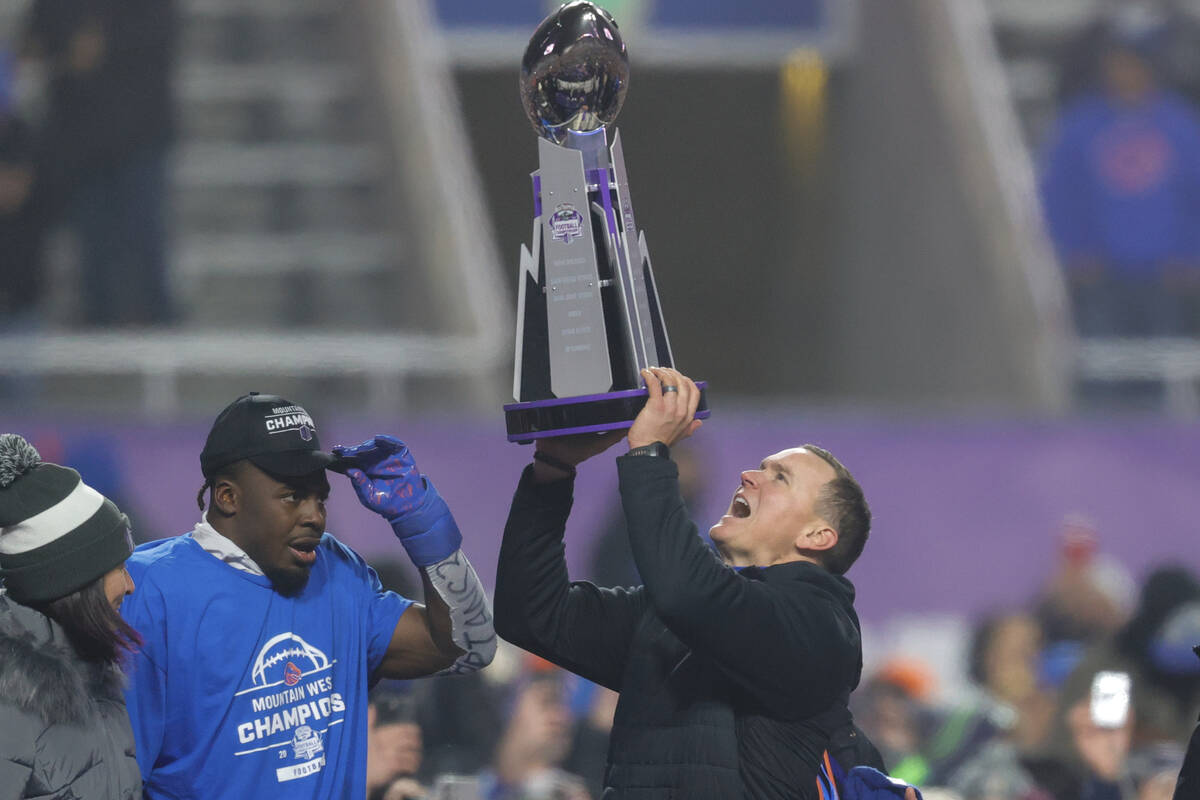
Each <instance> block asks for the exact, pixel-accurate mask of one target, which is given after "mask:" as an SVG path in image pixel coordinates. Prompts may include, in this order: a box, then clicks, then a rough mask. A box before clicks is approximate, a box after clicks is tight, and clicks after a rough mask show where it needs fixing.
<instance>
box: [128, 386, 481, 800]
mask: <svg viewBox="0 0 1200 800" xmlns="http://www.w3.org/2000/svg"><path fill="white" fill-rule="evenodd" d="M200 465H201V471H202V472H203V474H204V479H205V482H204V486H203V487H202V488H201V496H200V497H199V498H198V501H199V504H200V507H201V509H202V510H203V509H204V507H205V503H204V494H205V493H206V492H207V493H208V496H209V503H208V509H207V511H206V512H205V513H204V515H203V518H202V519H201V521H200V523H199V524H198V525H196V527H195V529H194V530H193V531H191V532H190V533H187V534H184V535H182V536H176V537H173V538H169V539H164V540H160V541H156V542H150V543H148V544H145V545H142V546H141V547H139V548H137V550H136V551H135V552H134V554H133V556H132V557H131V558H130V559H129V562H128V566H129V572H130V574H131V575H132V576H133V580H134V581H135V583H136V585H137V589H136V591H134V593H133V595H132V596H131V597H130V598H129V599H128V600H127V601H126V603H125V605H124V606H123V613H124V615H125V618H126V620H127V621H128V622H129V623H130V624H131V625H132V626H133V627H134V628H135V629H136V630H137V631H138V633H139V634H140V635H141V637H142V640H143V646H142V648H141V649H140V650H139V651H138V653H137V654H136V656H135V657H134V658H133V662H132V669H131V675H130V685H129V689H128V691H127V695H126V698H127V703H128V707H129V715H130V719H131V722H132V723H133V730H134V736H135V739H136V741H137V760H138V765H139V766H140V767H141V771H142V775H143V780H144V786H145V795H146V797H147V798H160V797H161V798H167V797H169V798H189V797H195V798H211V797H254V798H259V800H263V799H264V798H270V797H288V798H314V799H315V798H328V797H365V796H366V754H367V735H368V734H367V708H368V702H367V690H368V688H369V687H370V686H371V685H372V684H373V682H374V681H376V680H378V679H380V678H416V677H420V676H423V675H433V674H457V673H464V672H471V671H474V670H478V669H480V668H482V667H484V666H485V665H487V664H488V663H489V662H490V661H491V658H492V655H493V654H494V652H495V647H496V639H495V633H494V631H493V628H492V616H491V610H490V608H489V605H488V601H487V597H486V595H485V593H484V591H483V588H482V586H481V585H480V583H479V580H478V578H477V577H476V575H475V571H474V569H472V567H471V565H470V562H468V561H467V558H466V556H465V555H463V553H462V550H461V549H460V544H461V541H462V537H461V535H460V533H459V530H458V527H457V525H455V522H454V518H453V517H452V516H451V514H450V510H449V508H448V507H447V506H446V503H445V501H443V500H442V499H441V497H440V496H439V495H438V493H437V490H436V489H435V488H434V487H433V484H432V483H430V482H429V480H428V479H427V478H425V476H423V475H422V474H421V473H420V472H419V471H418V470H417V467H416V464H415V462H414V461H413V459H412V456H411V455H410V454H409V452H408V448H407V447H405V446H404V444H403V443H402V442H400V441H399V440H397V439H394V438H392V437H389V436H376V437H375V438H374V439H371V440H369V441H367V442H364V443H363V444H361V445H358V446H356V447H350V448H334V450H333V452H332V453H328V452H323V451H321V450H320V445H319V444H318V440H317V432H316V424H315V423H314V422H313V419H312V417H311V416H310V415H309V414H308V412H306V411H305V410H304V408H302V407H301V406H298V405H296V404H294V403H292V402H290V401H288V400H284V399H283V398H281V397H278V396H275V395H265V394H254V393H252V394H249V395H245V396H243V397H240V398H238V399H237V400H236V401H234V402H233V403H232V404H231V405H229V406H228V407H227V408H226V409H225V410H224V411H222V412H221V414H220V416H218V417H217V420H216V422H215V423H214V424H213V427H212V430H211V431H210V433H209V435H208V440H207V442H206V443H205V446H204V450H203V452H202V453H201V455H200ZM327 469H336V470H338V471H343V472H345V473H346V475H347V476H348V477H349V478H350V481H351V483H352V484H353V486H354V489H355V491H356V493H357V495H358V497H359V499H360V501H362V503H363V504H364V505H365V506H366V507H367V508H369V509H371V510H372V511H375V512H376V513H378V514H380V515H381V516H383V517H384V518H386V519H387V520H388V522H389V523H390V524H391V526H392V529H393V531H394V532H395V534H396V536H397V537H398V538H399V539H400V543H401V545H403V546H404V548H405V550H406V551H407V552H408V555H409V557H410V558H411V559H412V560H413V563H415V564H416V565H417V567H418V568H419V569H420V572H421V578H422V582H423V583H424V588H425V598H426V605H424V606H422V605H419V604H416V603H413V602H411V601H409V600H407V599H405V598H402V597H400V596H399V595H397V594H395V593H394V592H388V591H384V590H383V588H382V587H381V585H380V582H379V578H378V577H377V576H376V574H375V571H374V570H372V569H371V568H370V567H369V566H367V564H366V563H365V562H364V561H363V560H362V559H361V558H360V557H359V556H358V554H356V553H355V552H354V551H353V550H351V549H350V548H349V547H347V546H345V545H344V544H342V543H341V542H339V541H338V540H337V539H335V538H334V537H333V536H332V535H331V534H329V533H326V532H325V499H326V497H327V496H328V494H329V490H330V487H329V482H328V480H327V479H326V476H325V473H326V470H327Z"/></svg>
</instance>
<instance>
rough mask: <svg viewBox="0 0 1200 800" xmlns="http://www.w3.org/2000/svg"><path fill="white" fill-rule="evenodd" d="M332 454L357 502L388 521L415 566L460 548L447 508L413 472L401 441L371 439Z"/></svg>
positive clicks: (421, 477) (385, 437)
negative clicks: (342, 468)
mask: <svg viewBox="0 0 1200 800" xmlns="http://www.w3.org/2000/svg"><path fill="white" fill-rule="evenodd" d="M333 454H334V455H335V456H337V458H338V460H339V461H340V462H341V463H340V465H339V466H340V467H344V468H345V471H346V476H347V477H348V478H350V483H351V484H353V486H354V492H355V494H357V495H358V499H359V502H361V503H362V504H363V505H364V506H366V507H367V508H369V509H371V510H372V511H374V512H375V513H376V514H379V515H380V516H381V517H383V518H384V519H386V520H387V521H388V522H389V523H391V525H392V530H393V531H394V532H395V534H396V538H398V539H399V540H400V544H402V545H404V549H405V550H406V551H408V557H409V558H411V559H412V561H413V563H414V564H416V565H417V566H418V567H428V566H430V565H432V564H436V563H438V562H439V561H442V560H443V559H445V558H447V557H448V556H451V555H453V554H454V552H455V551H456V550H458V549H459V548H460V547H461V546H462V534H461V533H459V531H458V525H457V524H455V522H454V517H453V516H452V515H451V514H450V508H449V506H447V505H446V501H445V500H443V499H442V496H441V495H439V494H438V492H437V489H435V488H433V484H432V483H430V482H429V479H428V478H426V477H425V476H424V475H422V474H421V473H420V472H419V471H418V470H417V464H416V462H415V461H413V457H412V455H411V454H410V453H409V452H408V446H407V445H405V444H404V442H402V441H400V440H399V439H397V438H395V437H394V436H376V437H375V438H374V439H368V440H367V441H365V442H363V443H362V444H360V445H356V446H354V447H342V446H338V447H335V448H333Z"/></svg>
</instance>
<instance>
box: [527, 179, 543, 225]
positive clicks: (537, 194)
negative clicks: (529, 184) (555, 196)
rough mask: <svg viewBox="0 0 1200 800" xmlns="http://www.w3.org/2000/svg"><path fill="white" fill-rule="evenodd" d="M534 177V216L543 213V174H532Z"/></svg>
mask: <svg viewBox="0 0 1200 800" xmlns="http://www.w3.org/2000/svg"><path fill="white" fill-rule="evenodd" d="M529 177H531V178H533V216H535V217H540V216H541V215H542V176H541V175H530V176H529Z"/></svg>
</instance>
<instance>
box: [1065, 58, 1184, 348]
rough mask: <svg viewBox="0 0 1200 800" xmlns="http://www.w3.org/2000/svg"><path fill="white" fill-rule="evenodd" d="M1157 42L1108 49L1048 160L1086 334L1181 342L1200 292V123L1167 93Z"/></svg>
mask: <svg viewBox="0 0 1200 800" xmlns="http://www.w3.org/2000/svg"><path fill="white" fill-rule="evenodd" d="M1153 47H1154V42H1153V41H1152V40H1151V39H1147V38H1141V39H1136V40H1130V39H1122V40H1119V41H1115V42H1113V43H1112V44H1111V45H1110V46H1109V47H1108V48H1107V49H1106V50H1105V52H1104V55H1103V61H1102V64H1103V68H1102V80H1101V87H1100V90H1099V91H1098V92H1095V93H1089V94H1086V95H1084V96H1083V97H1080V98H1079V99H1077V100H1075V101H1073V102H1072V103H1071V104H1070V105H1068V106H1067V108H1066V109H1065V110H1064V111H1063V114H1062V119H1061V120H1060V121H1059V126H1058V127H1059V130H1058V132H1057V134H1056V136H1055V137H1054V138H1053V140H1052V142H1051V144H1050V147H1049V149H1048V151H1047V153H1046V156H1045V161H1044V176H1043V187H1042V188H1043V196H1044V201H1045V207H1046V217H1047V222H1048V225H1049V229H1050V233H1051V236H1052V237H1053V239H1054V243H1055V246H1056V248H1057V250H1058V252H1059V256H1060V258H1061V260H1062V263H1063V265H1064V268H1065V269H1066V272H1067V278H1068V281H1069V283H1070V287H1071V290H1072V300H1073V302H1074V307H1075V315H1076V324H1077V327H1078V329H1079V331H1080V333H1081V334H1083V335H1085V336H1177V335H1183V334H1185V333H1188V332H1194V329H1193V328H1192V327H1191V326H1190V325H1189V324H1188V322H1187V321H1186V320H1185V318H1184V317H1185V315H1184V311H1183V309H1184V306H1185V304H1186V303H1187V302H1188V298H1189V297H1190V296H1191V295H1194V294H1196V293H1197V291H1198V288H1200V224H1198V222H1200V119H1198V118H1197V116H1196V114H1195V112H1194V111H1193V108H1192V107H1191V106H1190V105H1189V104H1188V103H1187V102H1186V101H1184V100H1183V99H1182V98H1181V97H1180V96H1179V95H1177V94H1175V93H1173V92H1171V91H1169V90H1167V89H1164V88H1161V87H1160V86H1159V84H1158V81H1157V78H1156V76H1155V73H1154V69H1153V66H1152V64H1151V62H1150V60H1149V57H1148V55H1147V53H1148V51H1151V50H1152V49H1153Z"/></svg>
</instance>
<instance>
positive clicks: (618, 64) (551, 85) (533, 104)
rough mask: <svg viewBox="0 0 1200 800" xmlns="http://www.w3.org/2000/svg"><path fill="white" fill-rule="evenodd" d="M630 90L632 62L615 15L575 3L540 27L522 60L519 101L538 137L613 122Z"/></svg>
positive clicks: (583, 1) (559, 138)
mask: <svg viewBox="0 0 1200 800" xmlns="http://www.w3.org/2000/svg"><path fill="white" fill-rule="evenodd" d="M628 86H629V58H628V56H627V55H626V52H625V42H624V41H623V40H622V39H621V33H620V31H618V30H617V23H616V21H615V20H614V19H613V18H612V15H611V14H609V13H608V12H607V11H605V10H604V9H603V8H600V7H599V6H597V5H595V4H594V3H590V2H587V0H572V2H569V3H566V4H565V5H563V6H561V7H560V8H559V9H558V10H557V11H555V12H554V13H553V14H551V15H550V16H548V17H546V19H544V20H542V23H541V24H540V25H538V27H537V30H535V31H534V32H533V36H532V37H531V38H530V40H529V46H528V47H527V48H526V49H525V56H524V58H522V59H521V102H522V104H523V105H524V106H525V114H526V115H527V116H528V117H529V121H530V123H532V124H533V128H534V130H536V131H537V132H538V134H539V135H540V136H543V137H545V138H547V139H549V140H550V141H552V142H554V143H556V144H561V143H562V142H563V140H564V139H565V138H566V135H567V131H568V130H574V131H581V132H587V131H592V130H595V129H597V128H600V127H603V126H606V125H610V124H612V122H613V120H615V119H616V118H617V114H618V112H620V110H621V104H622V103H623V102H624V101H625V90H626V89H627V88H628Z"/></svg>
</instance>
